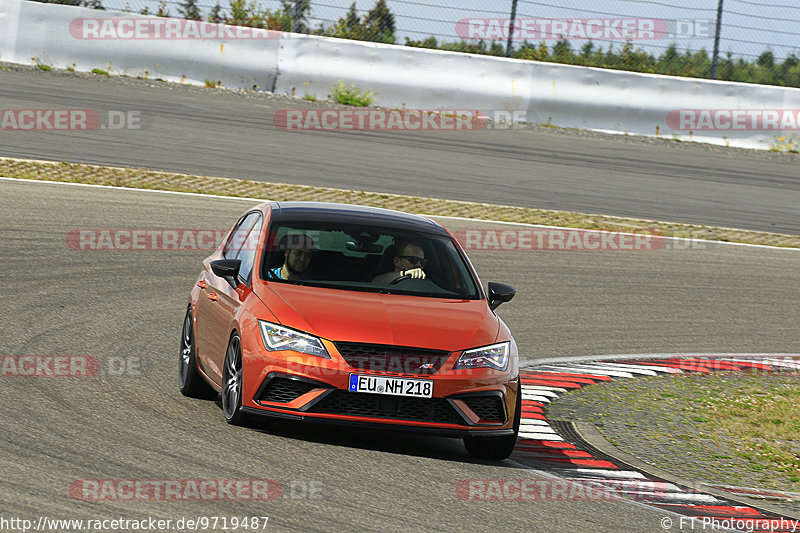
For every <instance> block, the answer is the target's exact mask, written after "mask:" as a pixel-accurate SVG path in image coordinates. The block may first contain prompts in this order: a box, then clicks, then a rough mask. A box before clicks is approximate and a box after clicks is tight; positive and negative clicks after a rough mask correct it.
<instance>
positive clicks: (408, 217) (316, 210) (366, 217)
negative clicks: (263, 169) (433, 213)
mask: <svg viewBox="0 0 800 533" xmlns="http://www.w3.org/2000/svg"><path fill="white" fill-rule="evenodd" d="M270 208H271V210H272V214H271V218H272V220H275V221H285V220H302V221H304V222H333V223H342V224H357V225H361V224H363V225H365V226H376V227H383V228H392V229H399V230H408V231H418V232H424V233H433V234H436V235H442V236H446V237H449V236H450V234H449V233H448V231H447V230H446V229H444V227H443V226H442V225H441V224H439V223H438V222H435V221H433V220H430V219H428V218H425V217H421V216H419V215H412V214H409V213H403V212H402V211H394V210H392V209H383V208H380V207H369V206H365V205H352V204H336V203H329V202H270Z"/></svg>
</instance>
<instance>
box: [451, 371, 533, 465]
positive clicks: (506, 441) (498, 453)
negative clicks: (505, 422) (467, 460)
mask: <svg viewBox="0 0 800 533" xmlns="http://www.w3.org/2000/svg"><path fill="white" fill-rule="evenodd" d="M518 382H519V380H518ZM521 418H522V386H521V384H520V385H519V386H517V405H516V409H515V413H514V434H513V435H504V436H502V437H474V436H467V437H464V446H465V447H466V448H467V452H468V453H469V454H470V455H471V456H472V457H475V458H476V459H488V460H490V461H502V460H503V459H506V458H508V456H509V455H511V452H513V451H514V446H515V445H516V443H517V435H518V434H519V423H520V420H521Z"/></svg>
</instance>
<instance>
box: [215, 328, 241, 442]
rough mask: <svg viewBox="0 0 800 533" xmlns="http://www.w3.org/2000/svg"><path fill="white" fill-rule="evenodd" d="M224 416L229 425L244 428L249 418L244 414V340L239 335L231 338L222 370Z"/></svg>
mask: <svg viewBox="0 0 800 533" xmlns="http://www.w3.org/2000/svg"><path fill="white" fill-rule="evenodd" d="M220 395H221V396H222V414H224V415H225V420H226V421H227V422H228V424H233V425H234V426H242V425H244V424H245V423H246V422H247V416H246V415H245V414H244V413H243V412H242V340H241V339H240V338H239V334H238V333H234V334H233V335H232V336H231V340H230V341H229V342H228V350H227V351H226V352H225V363H224V365H223V368H222V392H221V393H220Z"/></svg>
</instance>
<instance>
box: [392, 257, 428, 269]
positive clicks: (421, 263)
mask: <svg viewBox="0 0 800 533" xmlns="http://www.w3.org/2000/svg"><path fill="white" fill-rule="evenodd" d="M397 257H399V258H400V259H406V260H408V262H409V263H411V264H412V265H416V264H419V266H421V267H424V266H425V265H427V264H428V260H427V259H425V258H424V257H419V256H416V255H398V256H397Z"/></svg>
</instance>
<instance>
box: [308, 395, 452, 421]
mask: <svg viewBox="0 0 800 533" xmlns="http://www.w3.org/2000/svg"><path fill="white" fill-rule="evenodd" d="M308 412H309V413H328V414H337V415H350V416H367V417H372V418H391V419H394V420H414V421H417V422H439V423H443V424H461V425H466V422H464V419H463V418H461V416H459V414H458V413H457V412H456V411H455V410H454V409H453V407H452V406H451V405H450V403H449V402H448V401H447V400H445V399H444V398H408V397H405V396H384V395H379V394H367V393H363V392H348V391H343V390H335V391H333V392H332V393H330V394H328V395H327V396H325V398H323V399H322V400H320V401H319V402H317V403H316V404H315V405H314V406H313V407H312V408H311V409H309V410H308Z"/></svg>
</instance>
